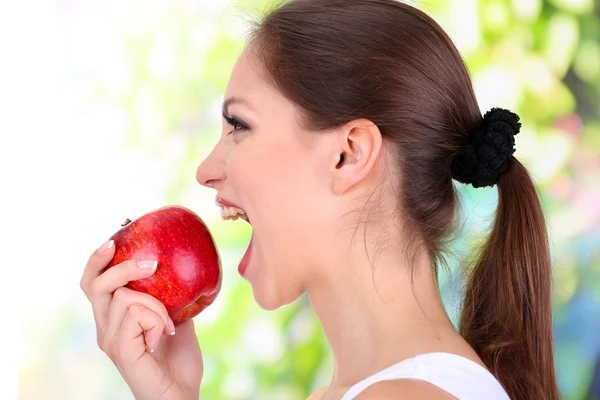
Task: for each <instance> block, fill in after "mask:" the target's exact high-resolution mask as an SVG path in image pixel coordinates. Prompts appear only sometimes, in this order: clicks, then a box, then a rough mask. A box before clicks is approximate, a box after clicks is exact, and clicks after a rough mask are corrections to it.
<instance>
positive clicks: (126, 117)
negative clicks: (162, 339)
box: [0, 0, 600, 400]
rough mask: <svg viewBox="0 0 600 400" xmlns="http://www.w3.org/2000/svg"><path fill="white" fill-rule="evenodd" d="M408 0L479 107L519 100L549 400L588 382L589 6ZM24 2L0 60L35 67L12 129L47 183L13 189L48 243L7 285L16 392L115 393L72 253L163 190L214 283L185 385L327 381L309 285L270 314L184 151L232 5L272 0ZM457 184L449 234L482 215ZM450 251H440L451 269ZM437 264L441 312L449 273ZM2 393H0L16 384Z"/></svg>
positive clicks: (594, 163)
mask: <svg viewBox="0 0 600 400" xmlns="http://www.w3.org/2000/svg"><path fill="white" fill-rule="evenodd" d="M324 1H325V0H324ZM414 3H415V4H416V5H417V6H418V7H420V8H422V9H423V10H425V11H426V12H428V13H430V14H431V15H432V16H433V17H434V18H435V19H436V20H437V21H438V22H439V23H440V24H441V25H442V26H443V27H444V29H446V30H447V31H448V33H449V34H450V36H451V37H452V38H453V39H454V41H455V43H456V44H457V46H458V47H459V50H460V51H461V52H462V54H463V56H464V58H465V60H466V62H467V65H468V67H469V69H470V71H471V73H472V77H473V81H474V85H475V88H476V92H477V96H478V99H479V102H480V106H481V109H482V112H485V111H486V110H487V109H489V108H491V107H493V106H498V107H505V108H509V109H512V110H514V111H516V112H517V113H519V114H520V116H521V119H522V122H523V129H522V133H521V134H520V135H518V137H517V139H516V140H517V153H516V156H517V157H518V158H519V159H520V160H522V161H523V162H524V163H525V165H527V166H528V167H529V169H530V171H531V173H532V174H533V176H534V178H535V180H536V183H537V186H538V188H539V190H540V193H541V196H542V200H543V205H544V208H545V211H546V215H547V221H548V228H549V232H550V237H551V248H552V255H553V260H554V297H553V301H554V336H555V348H556V365H557V375H558V380H559V385H560V389H561V393H562V396H563V398H564V399H586V400H591V399H600V370H598V371H597V370H596V367H595V366H596V364H597V363H598V360H599V357H600V155H599V153H600V151H599V150H600V117H599V114H600V5H599V4H598V2H594V1H593V0H512V1H510V0H479V1H477V0H454V1H450V0H445V1H443V0H428V1H422V2H414ZM24 4H27V7H30V6H34V7H35V10H36V11H35V15H33V14H34V11H28V10H31V9H30V8H27V7H25V8H23V10H21V11H18V13H20V14H18V15H20V16H21V17H23V19H24V21H23V24H20V23H13V26H14V35H16V37H19V36H18V35H22V36H21V39H22V40H23V44H22V45H20V47H19V48H23V52H24V53H23V54H22V55H21V56H20V57H22V58H17V59H16V60H22V61H23V62H22V68H23V69H22V70H20V73H21V74H23V76H24V77H25V78H26V79H27V80H28V82H29V84H32V85H33V84H34V83H35V84H36V85H37V87H36V90H35V94H36V96H31V97H28V98H27V101H32V102H33V105H32V106H31V107H38V106H39V108H40V110H41V111H40V113H37V114H35V113H34V115H37V117H38V118H33V117H32V118H31V120H30V121H29V120H28V121H25V123H27V124H31V125H30V129H31V131H32V132H33V131H34V132H35V134H36V135H38V136H36V137H39V138H40V140H39V141H37V142H36V146H29V144H30V142H29V141H30V140H31V139H30V138H23V139H21V140H23V144H26V145H28V147H27V148H28V149H31V150H29V151H30V152H31V153H28V154H29V155H30V156H31V160H38V161H39V160H47V162H46V163H41V162H39V163H35V164H36V166H35V167H31V168H32V169H31V172H32V174H33V173H35V175H36V177H37V180H36V182H38V184H39V185H46V186H42V187H43V188H45V190H44V194H43V195H42V196H39V192H37V191H36V192H34V191H33V190H32V191H31V192H30V196H31V198H36V199H37V200H36V201H37V202H38V203H40V200H44V201H43V202H41V203H43V204H41V205H38V206H37V209H38V211H37V212H38V213H39V218H41V220H42V221H43V222H44V224H41V225H42V226H41V227H40V229H41V231H40V232H45V233H44V235H45V241H46V242H47V241H49V242H53V241H55V242H56V243H55V244H56V245H55V246H52V249H50V247H48V249H47V251H48V252H50V254H52V255H53V256H52V257H49V258H48V259H51V260H52V262H51V263H48V265H49V267H44V268H42V267H40V272H39V274H40V275H38V279H36V280H35V282H34V283H32V285H34V289H32V290H31V291H30V292H29V293H30V294H29V295H28V300H27V301H26V302H23V303H22V307H23V312H19V315H20V319H19V320H18V321H19V330H18V332H20V333H19V334H18V337H16V336H17V334H15V337H14V338H13V339H14V340H15V341H16V342H17V343H18V346H8V347H9V351H10V348H13V350H14V353H13V354H16V356H15V357H14V360H15V363H17V364H18V371H19V372H18V378H16V379H18V380H16V383H15V385H14V386H15V387H16V388H17V389H18V395H17V396H18V398H19V399H23V400H38V399H63V400H66V399H84V398H85V399H89V400H94V399H130V398H132V396H131V395H130V394H129V392H128V390H127V387H126V386H125V385H124V383H123V382H122V380H121V377H120V375H119V373H118V371H117V370H116V368H114V367H113V365H112V364H111V363H110V361H109V360H108V358H107V357H105V356H104V354H103V353H102V352H101V351H100V350H99V349H98V348H97V346H96V342H95V328H94V324H93V319H92V315H91V308H90V307H89V304H88V303H87V299H86V298H85V296H84V295H83V293H82V292H81V291H80V290H79V286H78V282H79V278H80V275H81V271H82V270H83V267H84V265H85V262H86V261H87V257H88V256H89V255H90V254H91V253H92V252H93V251H94V249H95V248H96V247H97V246H99V245H100V244H101V243H102V242H103V241H104V240H106V239H107V238H108V236H110V235H111V234H112V233H113V232H114V231H116V230H117V229H118V228H119V225H120V223H121V222H122V221H123V220H124V219H125V218H126V217H129V218H131V219H133V218H134V217H137V216H140V215H141V214H143V213H145V212H147V211H150V210H152V209H155V208H158V207H161V206H162V205H164V204H182V205H185V206H187V207H189V208H191V209H193V210H194V211H196V212H198V213H199V214H200V215H201V216H202V217H203V218H205V220H206V221H207V223H208V225H209V226H210V228H211V230H212V231H213V233H214V237H215V240H216V241H217V244H218V246H219V248H220V252H221V255H222V258H223V269H224V282H223V289H222V292H221V294H220V296H219V297H218V299H217V301H216V302H215V303H214V305H213V306H211V307H210V308H209V309H207V310H206V311H205V312H203V313H202V314H201V315H200V316H198V317H197V318H196V327H197V333H198V338H199V341H200V345H201V347H202V351H203V355H204V363H205V374H204V379H203V382H202V390H201V393H202V398H203V399H206V400H212V399H232V400H234V399H289V400H296V399H305V398H306V397H307V396H308V394H309V393H311V392H312V391H314V390H315V389H317V388H319V387H321V386H324V385H326V384H328V382H329V379H330V377H331V373H332V363H331V357H330V353H329V351H328V348H327V344H326V341H325V338H324V335H323V332H322V330H321V327H320V325H319V323H318V320H317V319H316V317H315V315H314V313H313V312H312V310H311V309H310V305H309V302H308V300H307V298H306V297H305V296H303V297H302V298H300V299H299V300H298V301H297V302H295V303H294V304H292V305H289V306H286V307H282V308H281V309H279V310H277V311H274V312H266V311H263V310H261V309H260V308H259V307H258V306H257V305H256V304H255V302H254V300H253V297H252V291H251V288H250V287H249V285H248V283H247V282H245V281H243V280H242V279H241V278H240V277H239V276H238V275H237V271H236V269H237V263H238V261H239V260H240V258H241V255H242V254H243V252H244V251H245V248H246V246H247V244H248V241H249V237H250V228H249V227H248V225H247V224H244V223H235V222H225V221H221V220H220V217H219V214H218V210H217V209H216V207H215V206H214V204H213V201H214V192H212V191H211V190H208V189H205V188H202V187H200V186H199V185H198V183H197V182H196V181H195V171H196V168H197V166H198V165H199V163H200V162H201V161H202V160H203V158H204V157H205V156H206V155H207V154H208V152H209V151H210V150H211V148H212V146H213V145H214V144H215V143H216V141H217V138H218V137H219V136H220V134H221V122H220V105H221V101H222V99H223V93H224V91H225V87H226V85H227V80H228V77H229V73H230V71H231V68H232V67H233V64H234V62H235V60H236V58H237V56H238V55H239V52H240V51H241V50H242V48H243V44H244V33H245V31H246V29H247V26H248V24H247V20H248V19H249V18H250V19H251V18H255V17H256V16H257V15H258V14H259V12H260V10H262V9H264V7H268V6H269V5H270V2H269V1H267V0H231V1H226V0H196V1H191V0H181V1H156V0H155V1H141V0H137V1H126V2H121V1H117V0H111V1H103V2H94V1H84V0H71V1H69V0H51V1H45V2H43V4H42V2H33V1H26V2H24ZM26 8H27V9H26ZM28 51H29V52H28ZM15 54H16V53H15ZM28 54H29V55H28ZM44 110H45V111H44ZM30 165H33V164H30ZM33 168H35V170H34V169H33ZM34 171H35V172H34ZM23 173H24V174H25V173H27V172H23ZM43 177H47V178H48V179H47V180H46V179H41V178H43ZM50 178H52V179H50ZM50 182H52V183H50ZM36 190H37V189H36ZM461 190H463V192H462V193H463V198H464V203H465V207H466V208H467V209H469V210H471V211H473V212H470V213H468V215H467V218H468V220H467V224H466V227H467V229H466V232H465V234H464V237H463V240H461V241H460V242H459V243H457V244H456V247H457V250H459V251H466V250H467V249H468V248H469V245H470V243H471V242H472V241H473V240H476V239H477V238H478V237H480V236H481V235H483V234H485V233H486V232H487V229H488V227H489V224H490V222H491V221H492V217H493V212H494V207H495V203H496V190H495V189H484V190H476V191H474V190H471V189H468V188H461ZM38 203H36V204H38ZM32 212H36V211H32ZM15 218H16V217H15ZM15 220H16V219H15ZM74 233H75V234H74ZM33 234H34V235H35V233H33ZM75 236H76V237H77V238H75ZM67 237H71V238H73V240H76V241H74V242H71V244H70V246H69V250H68V251H67V249H65V247H64V246H63V245H61V244H59V239H60V238H63V239H64V238H67ZM41 241H42V239H41V237H40V242H41ZM60 243H64V242H62V241H61V242H60ZM459 265H460V260H456V261H454V263H453V267H452V270H453V271H454V273H456V272H457V271H458V268H459ZM50 269H52V270H54V272H52V273H50V272H48V270H50ZM23 274H25V272H23ZM442 279H443V285H442V287H443V298H444V300H445V302H446V305H447V308H448V310H449V312H450V314H451V315H452V317H453V318H454V320H456V316H457V309H458V307H459V305H460V300H461V292H460V284H459V282H456V281H454V283H453V284H450V279H449V277H442ZM36 282H37V283H36ZM49 283H51V284H49ZM35 285H37V286H35ZM30 287H31V286H30ZM49 299H50V300H49ZM3 343H4V345H5V346H7V343H6V341H3ZM596 375H597V376H596ZM595 376H596V377H595ZM0 390H2V389H0ZM4 390H9V389H4ZM1 394H2V392H1V391H0V395H1ZM5 394H6V397H3V396H0V397H2V398H3V399H4V398H7V399H8V398H9V397H8V396H9V395H11V394H13V395H15V394H16V390H15V391H13V392H11V391H8V392H6V393H5Z"/></svg>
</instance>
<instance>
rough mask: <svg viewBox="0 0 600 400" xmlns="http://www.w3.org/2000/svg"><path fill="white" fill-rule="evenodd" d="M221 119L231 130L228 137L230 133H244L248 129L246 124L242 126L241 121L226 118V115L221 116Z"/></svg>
mask: <svg viewBox="0 0 600 400" xmlns="http://www.w3.org/2000/svg"><path fill="white" fill-rule="evenodd" d="M223 118H224V119H225V121H227V123H228V124H229V125H231V127H232V128H233V130H232V131H231V132H229V133H228V135H230V134H232V133H236V132H240V131H246V130H248V129H249V128H248V126H247V125H246V124H244V123H243V122H242V121H240V120H239V119H237V118H236V117H228V116H227V115H225V114H223Z"/></svg>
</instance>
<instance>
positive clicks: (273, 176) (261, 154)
mask: <svg viewBox="0 0 600 400" xmlns="http://www.w3.org/2000/svg"><path fill="white" fill-rule="evenodd" d="M228 175H229V179H230V182H231V185H232V186H233V189H234V190H235V191H236V194H237V195H238V196H239V200H240V201H241V202H242V203H243V206H244V207H246V208H248V211H249V212H251V213H253V214H255V217H256V218H259V217H260V218H261V219H267V220H269V221H271V222H272V223H273V224H276V225H277V222H278V221H279V222H281V223H290V222H292V221H295V220H297V219H298V218H296V217H302V214H305V207H306V205H307V200H310V199H311V198H312V197H314V194H315V186H316V185H315V176H316V172H315V170H314V166H312V165H311V160H310V155H309V154H307V153H306V150H304V149H299V145H298V144H297V143H295V142H291V143H288V142H285V141H284V140H281V141H274V142H273V141H271V142H269V141H264V142H263V143H261V142H260V141H259V140H258V139H257V140H256V141H255V142H252V143H250V142H249V143H247V146H242V145H240V146H239V147H238V148H236V149H234V150H233V151H232V153H231V156H230V160H229V163H228ZM304 217H305V216H304ZM257 222H263V221H257Z"/></svg>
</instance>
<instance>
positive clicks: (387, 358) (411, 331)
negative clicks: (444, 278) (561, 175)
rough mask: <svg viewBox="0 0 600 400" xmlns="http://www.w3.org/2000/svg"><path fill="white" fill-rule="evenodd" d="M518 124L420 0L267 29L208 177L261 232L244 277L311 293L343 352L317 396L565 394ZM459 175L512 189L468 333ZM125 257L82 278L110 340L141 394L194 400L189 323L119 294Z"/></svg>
mask: <svg viewBox="0 0 600 400" xmlns="http://www.w3.org/2000/svg"><path fill="white" fill-rule="evenodd" d="M519 129H520V123H519V118H518V116H517V115H516V114H514V113H512V112H510V111H508V110H503V109H497V108H494V109H492V110H490V111H489V112H486V113H485V114H484V116H482V114H481V111H480V110H479V107H478V105H477V101H476V98H475V95H474V93H473V89H472V86H471V82H470V78H469V74H468V72H467V69H466V68H465V65H464V63H463V61H462V60H461V57H460V55H459V53H458V52H457V50H456V48H455V47H454V45H453V44H452V42H451V41H450V39H449V38H448V36H447V35H446V34H445V33H444V32H443V31H442V29H441V28H440V27H439V26H438V25H437V24H436V23H435V22H434V21H433V20H432V19H431V18H429V17H428V16H426V15H425V14H423V13H422V12H420V11H418V10H417V9H415V8H413V7H411V6H408V5H405V4H402V3H400V2H396V1H393V0H297V1H291V2H287V3H285V4H283V5H280V6H279V7H277V8H276V9H274V10H272V11H271V12H270V13H269V14H268V15H267V16H266V17H265V18H264V19H263V20H262V21H261V22H260V23H259V24H257V25H256V26H255V27H254V29H253V30H252V34H251V35H250V37H249V40H248V43H247V46H246V48H245V50H244V51H243V53H242V54H241V56H240V57H239V59H238V61H237V63H236V65H235V67H234V69H233V72H232V74H231V78H230V81H229V84H228V87H227V90H226V93H225V103H224V109H223V132H222V136H221V138H220V140H219V142H218V143H217V144H216V146H215V148H214V150H213V151H212V153H211V154H210V155H209V156H208V158H207V159H206V160H204V161H203V162H202V164H201V165H200V166H199V168H198V171H197V180H198V182H199V183H200V184H202V185H204V186H206V187H209V188H212V189H215V190H216V192H217V195H218V197H217V201H218V203H219V204H220V205H221V206H222V207H227V211H226V212H224V215H226V216H227V215H229V214H233V216H236V215H238V213H243V215H245V216H246V217H245V219H247V220H248V222H249V223H250V224H251V225H252V227H253V235H252V240H251V242H250V246H249V249H248V251H247V253H246V256H245V257H244V260H243V261H242V263H241V264H240V272H241V273H242V275H243V277H244V278H245V279H246V280H247V281H248V282H249V283H250V284H251V285H252V289H253V293H254V297H255V299H256V301H257V302H258V304H259V305H260V306H261V307H262V308H264V309H266V310H274V309H277V308H278V307H280V306H282V305H284V304H288V303H290V302H293V301H294V300H296V299H297V298H298V297H299V296H300V295H301V294H302V293H303V292H307V293H308V295H309V297H310V300H311V303H312V305H313V306H314V309H315V312H316V314H317V315H318V317H319V319H320V322H321V323H322V325H323V329H324V332H325V334H326V336H327V339H328V342H329V344H330V346H331V350H332V352H333V355H334V360H335V364H334V374H333V376H332V378H331V384H330V385H328V387H326V388H323V389H322V390H320V391H318V392H317V393H314V394H313V395H312V396H311V397H310V398H311V399H327V400H329V399H343V400H350V399H388V398H389V399H392V398H393V399H395V398H402V399H461V400H471V399H487V400H499V399H507V398H509V397H510V398H511V399H535V400H540V399H550V400H553V399H558V397H559V396H558V390H557V385H556V380H555V376H554V364H553V350H552V332H551V307H550V287H551V285H550V281H551V279H550V276H551V266H550V258H549V250H548V243H547V234H546V228H545V223H544V218H543V214H542V210H541V207H540V202H539V199H538V197H537V194H536V191H535V188H534V185H533V183H532V180H531V178H530V176H529V174H528V173H527V170H526V169H525V167H524V166H523V165H522V164H521V163H519V161H517V160H516V159H515V158H514V157H513V153H514V135H516V134H517V133H518V132H519ZM453 180H456V181H459V182H462V183H464V184H472V185H473V186H474V187H482V186H494V185H496V187H497V188H498V193H499V200H498V206H497V207H498V208H497V214H496V220H495V223H494V226H493V229H492V232H491V234H490V237H489V239H488V240H487V243H485V245H484V246H483V248H482V249H474V251H475V250H477V254H478V257H476V258H475V261H474V263H473V265H472V268H471V269H470V277H469V280H468V283H467V288H466V295H465V296H466V297H465V300H464V305H463V309H462V314H461V319H460V326H459V329H458V331H457V330H456V329H455V327H454V326H453V325H452V323H451V321H450V319H449V318H448V315H447V313H446V311H445V309H444V306H443V304H442V301H441V298H440V294H439V291H438V286H437V275H438V267H439V266H440V265H443V262H444V257H443V255H444V251H445V250H447V245H448V243H449V240H450V238H451V235H452V233H453V232H454V229H455V225H456V221H457V208H458V206H459V199H458V193H457V189H456V185H455V184H454V183H453ZM230 207H233V208H230ZM228 218H231V216H230V217H228ZM113 254H114V246H113V247H110V244H105V245H104V246H102V247H101V249H99V250H97V251H96V252H94V254H93V255H92V256H91V257H90V260H89V262H88V264H87V266H86V269H85V272H84V274H83V277H82V280H81V285H82V288H83V290H84V292H85V293H86V295H87V296H88V298H89V299H90V301H91V303H92V306H93V311H94V316H95V319H96V324H97V328H98V344H99V346H100V348H101V349H102V350H103V351H105V352H106V354H107V355H108V356H109V357H110V358H111V360H112V361H113V362H114V363H115V364H116V366H117V367H118V368H119V371H120V372H121V374H122V375H123V377H124V379H125V380H126V382H127V384H128V385H129V386H130V388H131V390H132V391H133V393H134V395H135V396H136V398H137V399H177V400H181V399H197V398H198V395H199V390H200V382H201V379H202V373H203V364H202V357H201V353H200V348H199V346H198V342H197V339H196V336H195V334H194V328H193V323H192V322H191V321H189V322H186V323H184V324H181V325H179V326H177V327H174V326H173V323H172V322H171V321H170V320H169V318H168V316H167V313H166V310H165V308H164V306H163V305H162V304H160V302H158V300H156V299H155V298H153V297H151V296H148V295H145V294H142V293H138V292H133V291H131V290H128V289H127V288H124V287H123V286H124V285H125V284H127V282H128V281H131V280H136V279H141V278H145V277H148V276H150V275H151V274H152V273H153V272H154V269H153V268H152V266H153V265H154V263H152V260H150V262H149V263H145V264H144V263H143V262H141V263H140V264H141V266H142V267H143V266H147V265H148V264H149V265H150V266H151V267H150V268H139V267H138V263H136V261H140V260H130V261H126V262H124V263H122V264H120V265H118V266H117V267H115V268H111V269H110V270H108V271H106V272H102V271H103V268H104V267H105V266H106V265H107V264H108V262H109V261H110V260H111V258H112V256H113ZM173 330H176V332H177V333H176V334H175V335H173V336H171V335H169V333H171V332H172V331H173ZM163 335H164V336H163ZM159 342H160V345H159ZM154 350H156V351H154Z"/></svg>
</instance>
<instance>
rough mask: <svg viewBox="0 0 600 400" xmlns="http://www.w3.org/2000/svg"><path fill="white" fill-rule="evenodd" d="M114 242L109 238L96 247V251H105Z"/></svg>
mask: <svg viewBox="0 0 600 400" xmlns="http://www.w3.org/2000/svg"><path fill="white" fill-rule="evenodd" d="M114 244H115V241H114V240H109V241H108V242H106V243H104V244H103V245H102V246H100V247H98V252H99V253H102V252H103V251H106V250H108V249H110V248H111V247H113V246H114Z"/></svg>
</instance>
